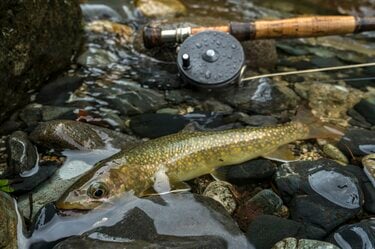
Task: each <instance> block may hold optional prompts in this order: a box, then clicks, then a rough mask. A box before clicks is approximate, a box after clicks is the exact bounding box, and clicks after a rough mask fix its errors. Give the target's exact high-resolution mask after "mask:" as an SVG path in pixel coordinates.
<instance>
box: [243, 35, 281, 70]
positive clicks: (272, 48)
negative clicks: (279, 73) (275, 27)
mask: <svg viewBox="0 0 375 249" xmlns="http://www.w3.org/2000/svg"><path fill="white" fill-rule="evenodd" d="M242 46H243V48H244V52H245V58H246V66H247V67H249V68H253V69H259V68H273V67H275V65H276V63H277V60H278V56H277V51H276V42H275V41H274V40H258V41H246V42H242Z"/></svg>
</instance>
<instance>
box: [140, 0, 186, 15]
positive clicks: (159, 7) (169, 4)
mask: <svg viewBox="0 0 375 249" xmlns="http://www.w3.org/2000/svg"><path fill="white" fill-rule="evenodd" d="M134 4H135V6H136V7H137V8H138V10H139V11H140V12H141V13H142V14H143V15H144V16H146V17H151V18H155V17H156V18H165V17H178V16H183V15H185V14H186V7H185V6H184V5H183V4H182V3H181V2H180V1H179V0H136V1H135V2H134Z"/></svg>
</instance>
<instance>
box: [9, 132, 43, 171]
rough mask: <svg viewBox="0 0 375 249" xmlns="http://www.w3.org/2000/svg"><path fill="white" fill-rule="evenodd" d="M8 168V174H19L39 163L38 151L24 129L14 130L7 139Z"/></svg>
mask: <svg viewBox="0 0 375 249" xmlns="http://www.w3.org/2000/svg"><path fill="white" fill-rule="evenodd" d="M7 154H8V170H7V172H6V173H5V174H6V175H13V176H14V175H18V174H21V173H24V172H26V171H29V170H31V169H32V168H34V167H35V166H36V164H37V159H38V152H37V151H36V148H35V147H34V145H33V144H32V143H31V142H30V140H29V138H28V136H27V134H26V133H25V132H23V131H15V132H13V133H12V134H11V135H10V136H9V138H8V141H7Z"/></svg>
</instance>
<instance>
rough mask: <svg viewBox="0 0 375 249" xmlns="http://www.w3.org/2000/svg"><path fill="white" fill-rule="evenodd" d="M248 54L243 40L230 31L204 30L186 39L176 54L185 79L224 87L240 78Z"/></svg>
mask: <svg viewBox="0 0 375 249" xmlns="http://www.w3.org/2000/svg"><path fill="white" fill-rule="evenodd" d="M244 61H245V54H244V51H243V48H242V46H241V43H240V42H239V41H238V40H237V39H236V38H234V37H233V36H231V35H230V34H228V33H224V32H219V31H203V32H200V33H197V34H196V35H193V36H191V37H189V38H188V39H186V40H185V41H184V43H182V44H181V46H180V50H179V52H178V56H177V66H178V70H179V72H180V76H181V78H182V80H183V81H184V82H185V83H188V84H193V85H196V86H199V87H205V88H216V87H222V86H225V85H228V84H231V83H235V82H238V81H239V80H240V76H241V72H242V68H243V66H244Z"/></svg>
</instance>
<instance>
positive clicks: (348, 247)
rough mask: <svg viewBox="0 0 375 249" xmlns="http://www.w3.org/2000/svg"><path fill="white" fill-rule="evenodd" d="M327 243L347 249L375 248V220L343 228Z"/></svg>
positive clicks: (330, 237)
mask: <svg viewBox="0 0 375 249" xmlns="http://www.w3.org/2000/svg"><path fill="white" fill-rule="evenodd" d="M327 241H329V242H331V243H333V244H335V245H337V246H339V247H340V248H345V249H357V248H366V249H367V248H368V249H370V248H375V219H367V220H362V221H361V222H359V223H356V224H350V225H345V226H342V227H340V228H339V229H337V230H336V231H335V232H333V233H332V234H331V235H330V236H329V238H328V239H327Z"/></svg>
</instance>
